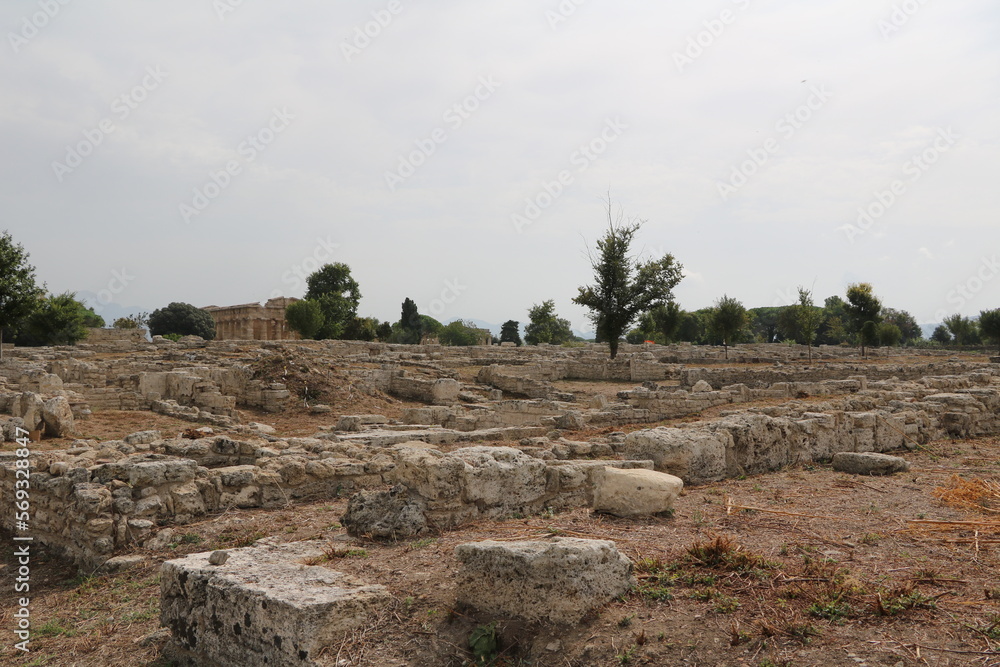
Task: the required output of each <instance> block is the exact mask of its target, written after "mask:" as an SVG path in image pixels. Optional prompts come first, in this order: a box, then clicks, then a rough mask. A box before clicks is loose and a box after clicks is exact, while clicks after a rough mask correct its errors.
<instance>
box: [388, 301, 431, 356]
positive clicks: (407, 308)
mask: <svg viewBox="0 0 1000 667" xmlns="http://www.w3.org/2000/svg"><path fill="white" fill-rule="evenodd" d="M393 331H394V334H393V336H392V342H393V343H404V344H407V345H416V344H418V343H419V342H420V341H421V340H422V339H423V337H424V333H425V331H424V322H423V320H422V319H421V315H420V313H419V312H418V311H417V304H416V303H414V302H413V300H412V299H410V298H409V297H407V298H405V299H403V307H402V313H401V315H400V318H399V322H397V323H396V324H395V325H394V326H393Z"/></svg>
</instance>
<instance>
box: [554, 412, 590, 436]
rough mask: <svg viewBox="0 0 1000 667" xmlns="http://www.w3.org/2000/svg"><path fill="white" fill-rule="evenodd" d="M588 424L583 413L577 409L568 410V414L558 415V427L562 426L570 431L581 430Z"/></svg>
mask: <svg viewBox="0 0 1000 667" xmlns="http://www.w3.org/2000/svg"><path fill="white" fill-rule="evenodd" d="M586 426H587V422H586V421H584V419H583V415H581V414H580V413H579V412H576V411H571V412H567V413H566V414H563V415H559V416H558V417H556V428H562V429H566V430H569V431H579V430H581V429H583V428H586Z"/></svg>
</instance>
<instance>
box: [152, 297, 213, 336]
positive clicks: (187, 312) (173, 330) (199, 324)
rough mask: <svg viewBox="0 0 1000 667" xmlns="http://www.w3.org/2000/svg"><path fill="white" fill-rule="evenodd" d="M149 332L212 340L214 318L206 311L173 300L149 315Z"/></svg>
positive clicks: (153, 334)
mask: <svg viewBox="0 0 1000 667" xmlns="http://www.w3.org/2000/svg"><path fill="white" fill-rule="evenodd" d="M149 333H150V335H152V336H166V335H167V334H177V335H180V336H201V337H202V338H204V339H205V340H212V339H213V338H215V320H213V319H212V316H211V315H210V314H209V313H208V311H205V310H202V309H201V308H196V307H195V306H192V305H191V304H190V303H183V302H178V301H175V302H173V303H171V304H169V305H167V306H166V307H164V308H157V309H156V310H154V311H153V312H152V313H151V314H150V315H149Z"/></svg>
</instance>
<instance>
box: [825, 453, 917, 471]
mask: <svg viewBox="0 0 1000 667" xmlns="http://www.w3.org/2000/svg"><path fill="white" fill-rule="evenodd" d="M833 469H834V470H838V471H840V472H846V473H850V474H852V475H891V474H893V473H897V472H906V471H907V470H909V469H910V466H909V464H908V463H907V462H906V460H905V459H902V458H900V457H898V456H889V455H888V454H876V453H874V452H840V453H839V454H834V455H833Z"/></svg>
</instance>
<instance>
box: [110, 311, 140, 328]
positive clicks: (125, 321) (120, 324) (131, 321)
mask: <svg viewBox="0 0 1000 667" xmlns="http://www.w3.org/2000/svg"><path fill="white" fill-rule="evenodd" d="M148 325H149V313H136V314H135V315H129V316H127V317H119V318H118V319H117V320H115V322H114V324H112V325H111V326H113V327H114V328H115V329H144V328H146V327H147V326H148Z"/></svg>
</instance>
